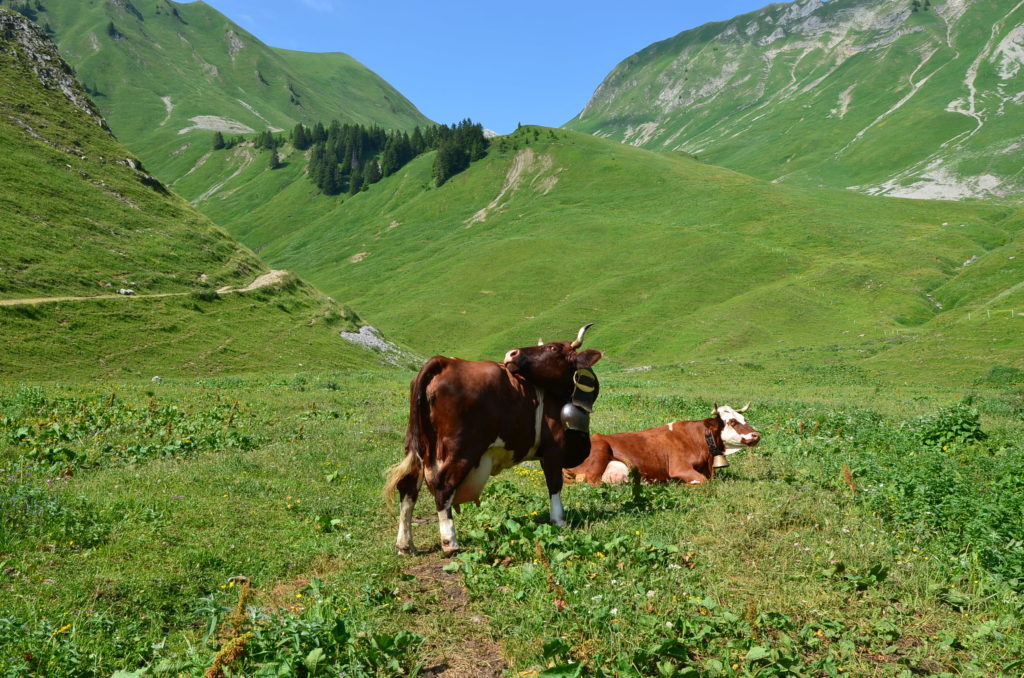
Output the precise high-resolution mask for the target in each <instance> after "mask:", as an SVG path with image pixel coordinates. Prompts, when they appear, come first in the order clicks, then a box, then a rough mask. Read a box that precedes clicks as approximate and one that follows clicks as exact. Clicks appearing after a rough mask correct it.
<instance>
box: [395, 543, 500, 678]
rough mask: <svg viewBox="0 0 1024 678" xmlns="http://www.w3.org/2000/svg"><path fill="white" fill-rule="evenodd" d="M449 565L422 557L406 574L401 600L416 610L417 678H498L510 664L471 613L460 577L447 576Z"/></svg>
mask: <svg viewBox="0 0 1024 678" xmlns="http://www.w3.org/2000/svg"><path fill="white" fill-rule="evenodd" d="M449 562H451V561H450V560H447V559H444V558H441V557H440V556H439V555H437V554H431V555H427V556H420V560H419V562H417V563H416V564H415V565H413V566H412V567H410V568H408V569H407V570H405V574H406V575H409V576H411V577H412V578H411V579H409V580H408V581H406V582H403V584H402V598H403V600H410V601H411V602H413V603H414V604H415V605H416V609H417V612H418V614H417V615H416V627H415V628H413V629H412V630H414V631H416V632H417V633H419V634H421V635H422V636H423V637H424V638H426V641H425V642H424V644H423V651H424V655H425V656H426V657H427V660H426V662H425V664H424V666H423V670H422V671H421V672H420V674H419V675H421V676H430V677H431V678H499V677H500V676H502V675H503V672H504V671H505V669H507V668H508V664H506V663H505V660H504V659H503V658H502V656H501V646H500V645H498V643H497V642H495V641H494V639H493V638H491V637H490V635H489V632H488V624H487V622H488V621H489V620H488V619H487V618H486V617H483V616H481V615H478V614H475V613H474V612H473V611H472V610H471V609H470V608H469V598H468V596H467V595H466V590H465V588H463V586H462V577H461V575H459V574H457V573H454V572H445V571H444V569H443V568H444V566H445V565H446V564H447V563H449Z"/></svg>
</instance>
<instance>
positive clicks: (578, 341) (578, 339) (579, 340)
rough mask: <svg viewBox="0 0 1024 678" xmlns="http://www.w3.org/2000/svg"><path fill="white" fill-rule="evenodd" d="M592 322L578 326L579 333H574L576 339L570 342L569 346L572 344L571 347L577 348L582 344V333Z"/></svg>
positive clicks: (585, 331)
mask: <svg viewBox="0 0 1024 678" xmlns="http://www.w3.org/2000/svg"><path fill="white" fill-rule="evenodd" d="M593 324H594V323H587V324H586V325H584V326H583V327H581V328H580V333H579V334H577V335H576V341H574V342H572V344H570V346H572V347H573V348H579V347H580V346H582V345H583V335H584V334H586V333H587V330H589V329H590V328H591V326H592V325H593Z"/></svg>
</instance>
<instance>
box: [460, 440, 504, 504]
mask: <svg viewBox="0 0 1024 678" xmlns="http://www.w3.org/2000/svg"><path fill="white" fill-rule="evenodd" d="M511 462H512V452H511V451H510V450H507V449H505V442H504V441H503V440H502V439H501V438H498V439H497V440H495V441H494V442H493V443H491V445H490V446H489V447H488V448H487V451H486V452H484V454H483V456H482V457H480V463H479V464H477V465H476V467H474V468H473V469H472V470H471V471H470V472H469V473H468V474H467V475H466V477H465V478H464V479H463V481H462V482H461V483H459V486H458V487H457V488H456V489H455V497H454V498H453V499H452V505H453V506H458V505H459V504H465V503H467V502H471V501H478V500H479V499H480V494H481V493H482V492H483V491H484V485H486V484H487V480H488V478H490V477H491V476H492V475H495V474H496V473H499V472H500V471H502V470H504V469H505V468H507V467H508V466H511Z"/></svg>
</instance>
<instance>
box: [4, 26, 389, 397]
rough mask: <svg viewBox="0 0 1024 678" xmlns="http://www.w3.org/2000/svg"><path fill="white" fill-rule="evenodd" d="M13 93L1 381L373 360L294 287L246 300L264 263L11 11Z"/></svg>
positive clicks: (325, 303) (308, 294)
mask: <svg viewBox="0 0 1024 678" xmlns="http://www.w3.org/2000/svg"><path fill="white" fill-rule="evenodd" d="M0 91H2V92H3V96H2V97H0V145H2V147H3V148H4V152H5V156H6V157H5V162H4V163H3V164H2V165H0V187H2V188H0V239H2V241H3V242H4V247H2V248H0V327H2V336H3V343H4V350H3V355H2V357H0V374H6V375H18V376H19V377H21V378H27V377H30V376H33V375H35V376H51V377H52V376H56V375H57V374H60V375H62V376H71V375H79V376H98V375H104V374H126V375H133V374H145V375H147V376H151V375H152V374H163V375H165V376H167V375H174V374H211V373H223V372H246V371H251V370H253V369H255V368H256V367H260V368H261V369H263V370H266V369H267V368H270V369H271V370H275V369H280V370H282V371H284V370H295V369H297V366H298V365H300V364H304V365H317V364H319V365H323V366H332V367H337V366H339V365H346V364H350V365H366V364H371V363H372V360H371V358H372V356H371V355H370V354H366V353H365V352H364V351H362V350H358V349H356V348H354V347H351V346H350V345H349V344H347V343H346V342H344V341H343V340H342V339H340V338H339V337H338V336H337V330H340V329H350V328H352V327H354V323H355V317H354V315H352V314H351V312H350V311H347V310H346V309H344V308H342V307H340V306H339V305H338V304H336V303H334V302H332V301H331V300H329V299H327V298H326V297H324V296H323V295H322V294H320V293H319V292H317V291H315V290H313V289H312V288H310V287H309V286H307V285H305V284H304V283H302V282H301V281H299V280H298V279H296V278H295V277H294V276H289V275H284V276H280V277H278V278H276V279H275V280H276V281H275V282H273V284H270V285H267V286H264V287H259V288H258V289H252V290H251V291H242V290H244V288H245V287H247V286H249V285H250V284H251V283H253V282H254V281H255V280H256V279H257V278H258V277H260V276H262V275H264V274H267V273H268V269H267V267H266V266H265V265H264V264H263V262H262V261H260V259H259V258H258V257H256V256H255V255H254V254H253V253H252V252H251V251H249V250H248V249H246V248H244V247H243V246H241V245H239V244H238V243H237V242H235V241H234V240H232V239H231V238H230V237H229V236H228V235H227V234H226V233H224V232H223V231H222V230H221V229H219V228H217V227H216V226H215V225H213V224H212V223H211V222H210V221H209V220H208V219H207V218H206V217H204V216H203V215H201V214H199V213H198V212H196V211H195V210H193V209H192V208H191V207H190V206H189V205H188V204H187V203H186V202H184V201H183V200H181V199H180V198H178V197H177V196H175V195H174V194H173V193H171V192H169V191H168V189H167V188H166V187H165V186H164V185H163V184H161V183H160V182H159V181H157V180H156V179H154V178H153V177H152V176H150V175H149V174H147V170H146V169H144V168H143V166H142V165H141V164H140V163H139V162H138V161H137V160H136V159H135V158H134V157H133V156H132V155H131V154H130V153H129V152H128V150H127V149H125V148H124V147H123V146H122V145H121V144H120V143H118V142H117V140H115V139H114V138H113V137H112V136H111V135H110V133H109V132H108V131H107V130H106V129H105V123H104V122H103V119H102V118H101V117H99V115H98V114H97V112H96V110H95V108H94V107H93V106H92V104H91V103H90V101H89V99H88V97H87V96H86V95H85V92H84V91H83V90H82V89H81V88H80V87H79V85H78V84H77V83H76V81H75V80H74V78H73V77H72V75H71V70H70V68H69V67H68V66H67V65H66V64H65V63H64V62H63V61H61V60H60V59H59V57H58V56H57V54H56V52H55V49H54V47H53V45H52V43H50V42H49V41H48V40H47V39H46V36H45V35H44V34H43V33H42V31H40V30H39V29H37V28H35V27H34V26H32V25H31V24H30V23H28V22H27V21H25V20H24V19H23V18H22V17H21V16H20V15H17V14H14V13H12V12H9V11H8V10H6V9H2V8H0ZM121 289H131V290H132V291H133V293H134V295H133V296H119V295H118V294H117V292H118V290H121ZM227 289H231V290H233V291H232V292H230V293H225V294H218V290H224V291H226V290H227ZM55 297H57V298H61V299H62V300H61V301H47V300H50V299H53V298H55ZM97 297H99V298H97ZM19 300H20V301H21V302H22V303H19ZM35 302H39V303H35ZM243 330H244V331H243Z"/></svg>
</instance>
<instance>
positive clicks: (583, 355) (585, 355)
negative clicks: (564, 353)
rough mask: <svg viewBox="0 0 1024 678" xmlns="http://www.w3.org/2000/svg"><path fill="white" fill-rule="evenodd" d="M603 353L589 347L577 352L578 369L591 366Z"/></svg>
mask: <svg viewBox="0 0 1024 678" xmlns="http://www.w3.org/2000/svg"><path fill="white" fill-rule="evenodd" d="M602 355H603V354H602V353H601V352H600V351H596V350H594V349H592V348H588V349H587V350H586V351H580V352H579V353H577V354H576V369H582V368H584V367H591V366H592V365H593V364H594V363H596V362H597V361H598V360H600V359H601V356H602Z"/></svg>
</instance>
